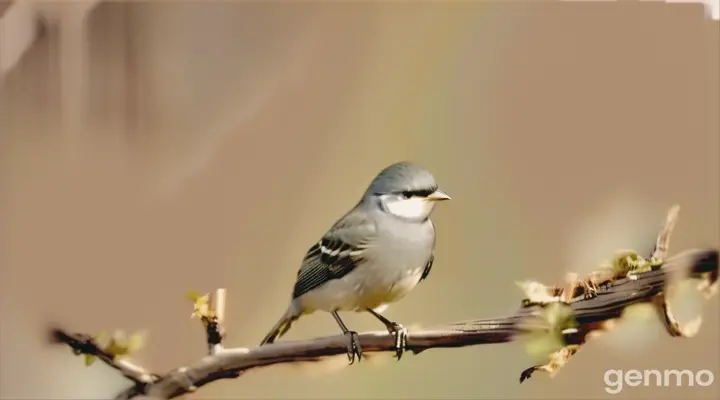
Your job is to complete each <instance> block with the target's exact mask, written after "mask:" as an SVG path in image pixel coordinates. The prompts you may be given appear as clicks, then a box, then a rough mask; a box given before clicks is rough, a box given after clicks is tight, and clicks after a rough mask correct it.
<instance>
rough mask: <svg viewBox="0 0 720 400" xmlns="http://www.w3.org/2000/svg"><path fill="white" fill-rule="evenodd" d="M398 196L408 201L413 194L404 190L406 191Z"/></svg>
mask: <svg viewBox="0 0 720 400" xmlns="http://www.w3.org/2000/svg"><path fill="white" fill-rule="evenodd" d="M400 195H401V196H402V197H403V198H404V199H409V198H411V197H412V196H413V192H411V191H409V190H406V191H404V192H402V193H400Z"/></svg>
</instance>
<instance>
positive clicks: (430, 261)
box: [420, 221, 435, 282]
mask: <svg viewBox="0 0 720 400" xmlns="http://www.w3.org/2000/svg"><path fill="white" fill-rule="evenodd" d="M430 224H431V225H432V228H433V229H432V230H433V244H432V246H433V251H432V253H430V258H429V259H428V260H427V262H426V263H425V269H424V270H423V273H422V276H421V277H420V282H422V281H424V280H425V279H427V277H428V275H430V270H431V269H432V266H433V263H434V262H435V224H433V223H432V221H430Z"/></svg>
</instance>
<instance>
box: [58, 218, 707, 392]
mask: <svg viewBox="0 0 720 400" xmlns="http://www.w3.org/2000/svg"><path fill="white" fill-rule="evenodd" d="M673 210H674V209H673ZM673 210H671V212H670V213H669V215H668V222H667V223H666V224H665V227H663V229H662V230H661V232H660V234H659V235H658V242H657V243H658V244H657V245H656V248H655V250H654V251H653V255H652V257H651V260H652V259H653V257H659V258H664V256H665V253H666V251H667V244H668V240H669V233H670V232H671V231H672V227H674V223H675V220H676V219H677V214H676V213H677V210H675V215H674V216H673ZM668 227H669V228H668ZM649 265H651V266H654V265H656V264H649ZM661 265H662V267H658V268H655V267H652V268H648V269H647V270H642V271H641V272H637V271H635V270H633V273H632V274H631V273H629V272H628V271H626V273H624V274H622V275H618V277H619V276H622V277H619V278H618V279H613V280H612V281H611V282H609V283H608V284H607V285H606V287H605V288H604V289H603V290H599V291H598V292H597V293H592V294H593V295H592V296H587V294H588V293H587V292H586V293H584V294H581V295H579V296H576V297H574V298H572V299H571V300H570V301H568V302H567V303H565V302H561V301H558V302H554V303H553V302H549V303H548V302H546V303H543V304H539V305H538V304H526V305H525V306H524V307H521V308H520V309H519V310H518V311H517V312H516V313H515V314H514V315H512V316H506V317H500V318H492V319H478V320H471V321H463V322H457V323H452V324H447V325H440V326H436V327H431V328H427V329H423V330H418V331H413V332H410V333H408V335H407V346H406V347H407V350H410V351H412V352H413V353H414V354H419V353H421V352H422V351H425V350H428V349H432V348H450V347H464V346H471V345H478V344H492V343H506V342H511V341H514V340H517V339H519V338H520V337H522V336H523V335H524V334H528V333H532V332H537V331H542V330H543V329H545V330H548V329H547V326H546V325H547V323H548V321H549V320H550V319H549V318H544V319H543V318H539V317H541V316H542V315H545V314H543V313H546V312H552V313H556V311H548V310H551V309H552V308H551V307H549V305H558V306H559V307H565V308H567V311H568V315H570V316H571V320H572V321H573V323H574V325H573V326H574V327H573V328H572V329H570V328H568V327H566V326H564V325H563V326H560V327H559V328H558V329H559V331H558V332H559V335H560V337H561V339H562V341H563V346H562V347H561V348H560V349H559V350H556V351H554V352H553V353H552V354H550V356H549V360H550V361H549V362H548V364H545V365H540V366H535V367H532V368H529V369H527V370H525V371H523V374H522V375H521V381H522V380H524V379H527V378H528V377H529V376H530V374H532V372H533V371H536V370H544V371H547V372H550V373H551V375H552V374H554V373H556V372H557V370H559V368H560V367H561V366H562V365H564V364H565V363H566V362H567V359H569V358H570V356H572V355H573V354H574V353H575V352H576V351H577V349H578V348H579V346H580V345H582V344H584V343H585V341H586V340H587V338H588V337H589V334H590V333H593V332H597V331H601V330H603V329H608V327H609V326H610V325H609V324H608V321H613V320H615V319H617V318H619V317H621V315H622V313H623V311H624V310H625V309H626V308H627V307H628V306H631V305H634V304H639V303H652V304H654V303H655V302H656V299H657V298H658V296H661V295H663V294H664V291H665V290H666V288H668V287H669V286H670V285H671V284H673V283H674V282H676V281H677V280H679V279H687V278H692V279H701V280H702V283H701V286H700V287H701V288H702V289H704V290H707V291H708V292H710V288H716V287H717V278H718V251H717V250H716V249H702V250H699V249H696V250H687V251H684V252H682V253H679V254H677V255H674V256H672V257H670V258H668V259H666V260H664V261H662V263H661ZM207 297H210V296H209V295H207ZM214 299H215V300H213V298H212V297H210V299H208V304H209V306H208V307H207V308H205V309H204V310H200V311H201V312H200V314H201V320H202V322H203V324H204V326H205V328H206V333H207V343H208V347H209V354H208V355H206V356H205V357H203V358H201V359H199V360H198V361H196V362H194V363H192V364H189V365H187V366H184V367H179V368H175V369H173V370H171V371H169V372H167V373H165V374H164V375H162V376H158V375H155V374H149V373H147V372H145V371H146V370H145V369H144V368H142V367H140V366H137V365H134V364H132V363H130V362H129V361H123V362H122V363H120V362H119V361H118V358H117V357H112V356H111V355H107V356H104V355H102V353H101V349H100V348H99V347H98V346H97V345H96V344H95V343H94V341H93V340H92V338H89V337H88V336H86V335H81V334H67V333H65V332H64V331H62V330H55V331H54V335H55V338H56V340H57V341H59V342H62V343H65V344H66V345H68V346H70V347H71V348H72V349H73V350H74V351H75V352H76V353H77V354H95V355H98V357H99V358H100V359H101V360H102V361H103V362H104V363H106V364H108V365H110V366H111V367H113V368H115V369H118V370H120V371H121V372H122V373H123V375H125V376H126V377H128V378H129V379H131V380H132V381H133V382H134V385H133V386H132V387H129V388H128V389H127V390H125V391H123V392H122V393H120V394H118V396H117V397H116V398H117V399H130V398H133V397H136V396H139V395H145V396H150V397H156V398H162V399H171V398H175V397H178V396H181V395H183V394H186V393H189V392H193V391H195V390H197V389H198V388H200V387H202V386H203V385H206V384H208V383H211V382H214V381H217V380H221V379H231V378H236V377H238V376H240V375H241V374H242V373H244V372H245V371H248V370H250V369H255V368H262V367H266V366H270V365H275V364H283V363H295V362H313V361H320V360H322V359H324V358H326V357H330V356H338V355H342V356H344V355H345V354H346V352H347V339H346V337H345V336H344V335H334V336H327V337H320V338H315V339H310V340H301V341H286V342H277V343H273V344H267V345H264V346H256V347H250V348H244V347H238V348H223V347H222V339H223V338H224V334H225V333H224V329H223V322H224V299H225V291H224V290H223V289H220V290H218V291H217V292H216V293H215V294H214ZM199 303H202V301H200V302H198V301H197V299H196V313H197V312H198V304H199ZM200 308H201V309H202V308H203V307H200ZM203 312H204V314H203ZM552 315H553V316H557V315H559V314H552ZM548 332H549V333H551V334H552V333H553V330H552V329H551V330H548ZM359 340H360V343H361V344H362V348H363V352H364V353H374V352H395V351H396V348H395V337H394V336H393V335H392V334H390V333H389V332H387V331H385V330H383V331H376V332H365V333H361V334H360V335H359ZM128 371H143V374H141V375H136V374H135V373H129V372H128ZM140 376H142V378H143V379H140V378H139V377H140ZM148 380H149V381H148Z"/></svg>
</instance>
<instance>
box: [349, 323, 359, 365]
mask: <svg viewBox="0 0 720 400" xmlns="http://www.w3.org/2000/svg"><path fill="white" fill-rule="evenodd" d="M345 337H346V338H347V356H348V362H349V363H350V365H352V364H354V363H355V357H356V356H357V360H358V362H360V361H361V360H362V347H361V346H360V337H359V336H358V334H357V332H353V331H347V332H345Z"/></svg>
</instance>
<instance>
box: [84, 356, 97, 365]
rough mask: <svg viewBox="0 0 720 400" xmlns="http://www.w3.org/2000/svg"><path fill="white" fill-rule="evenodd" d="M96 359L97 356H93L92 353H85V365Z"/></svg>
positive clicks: (91, 363)
mask: <svg viewBox="0 0 720 400" xmlns="http://www.w3.org/2000/svg"><path fill="white" fill-rule="evenodd" d="M96 359H97V357H95V356H94V355H92V354H85V366H86V367H89V366H91V365H93V363H94V362H95V360H96Z"/></svg>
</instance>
